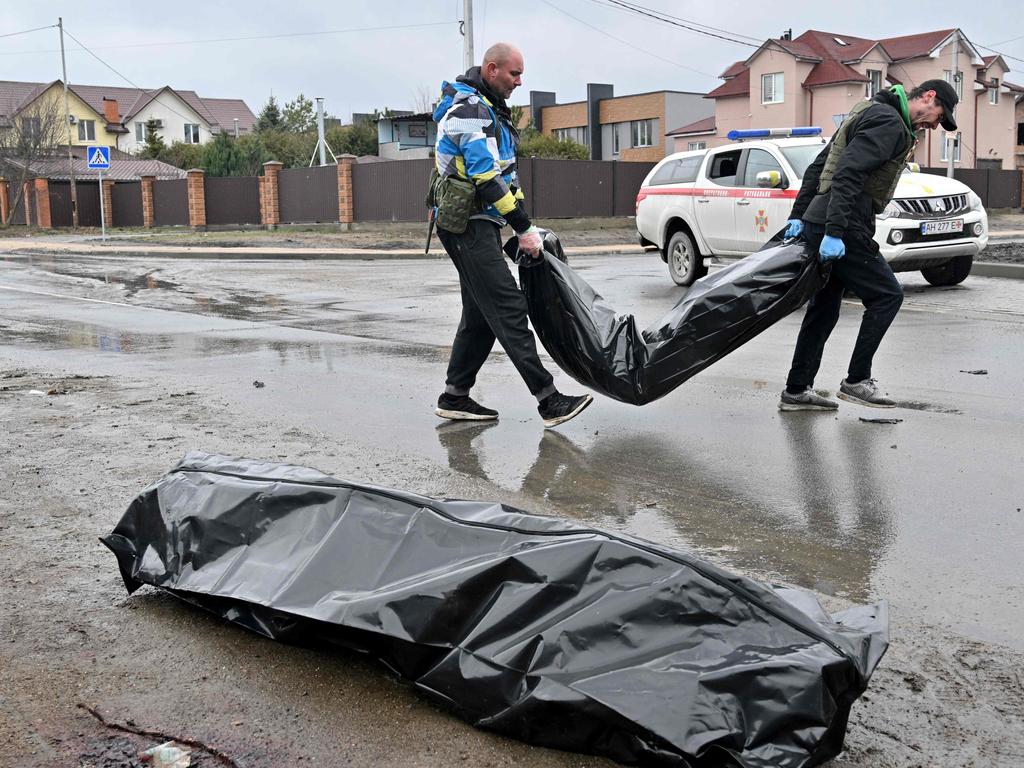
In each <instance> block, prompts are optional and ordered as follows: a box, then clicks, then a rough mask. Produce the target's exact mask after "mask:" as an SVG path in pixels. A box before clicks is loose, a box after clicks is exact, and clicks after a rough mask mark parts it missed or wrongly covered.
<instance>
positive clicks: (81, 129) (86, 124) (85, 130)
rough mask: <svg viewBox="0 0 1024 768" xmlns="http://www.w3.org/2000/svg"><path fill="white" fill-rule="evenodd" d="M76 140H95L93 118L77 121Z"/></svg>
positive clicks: (94, 122)
mask: <svg viewBox="0 0 1024 768" xmlns="http://www.w3.org/2000/svg"><path fill="white" fill-rule="evenodd" d="M78 140H79V141H96V121H95V120H79V121H78Z"/></svg>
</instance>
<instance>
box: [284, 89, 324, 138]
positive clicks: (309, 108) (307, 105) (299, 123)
mask: <svg viewBox="0 0 1024 768" xmlns="http://www.w3.org/2000/svg"><path fill="white" fill-rule="evenodd" d="M283 123H284V129H285V130H286V131H292V132H294V133H305V132H306V131H311V130H313V128H314V127H315V125H316V112H315V111H314V109H313V102H312V101H310V100H309V99H307V98H306V97H305V96H304V95H303V94H301V93H300V94H299V95H298V96H296V97H295V99H294V100H293V101H289V102H288V103H287V104H285V105H284V115H283Z"/></svg>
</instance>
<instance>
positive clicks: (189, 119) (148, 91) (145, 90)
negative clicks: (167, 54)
mask: <svg viewBox="0 0 1024 768" xmlns="http://www.w3.org/2000/svg"><path fill="white" fill-rule="evenodd" d="M64 34H66V35H67V36H68V37H70V38H71V39H72V40H74V41H75V42H76V43H78V44H79V45H80V46H82V50H84V51H85V52H86V53H88V54H89V55H90V56H92V57H93V58H94V59H96V61H98V62H99V63H100V64H102V65H103V66H105V67H106V68H107V69H109V70H110V71H111V72H113V73H114V74H115V75H117V76H118V77H120V78H121V79H122V80H124V81H125V82H126V83H128V84H129V85H131V86H132V87H133V88H137V89H138V90H140V91H142V92H143V93H144V94H146V95H147V96H148V95H149V94H151V93H159V91H160V90H162V89H160V88H143V87H142V86H141V85H137V84H136V83H134V82H132V81H131V80H130V79H129V78H128V77H127V76H125V75H122V74H121V73H120V72H118V71H117V70H116V69H114V68H113V67H112V66H110V65H109V64H107V62H105V61H104V60H103V59H101V58H100V57H99V56H97V55H96V54H95V53H93V52H92V51H90V50H89V49H88V48H87V47H86V45H85V43H83V42H82V41H81V40H79V39H78V38H77V37H75V36H74V35H72V34H71V33H70V32H68V29H67V27H65V28H64ZM159 99H160V96H159V95H157V96H156V97H154V100H155V101H159ZM159 103H160V104H161V105H162V106H164V107H166V108H167V109H168V110H169V111H171V112H173V113H174V114H176V115H177V116H178V117H180V118H182V119H183V120H185V121H186V122H188V123H191V122H192V120H193V118H192V117H189V116H188V115H183V114H181V112H179V111H178V110H176V109H175V108H174V107H172V106H170V105H169V104H166V103H164V102H162V101H161V102H159ZM197 114H198V113H197ZM200 118H202V119H203V120H205V119H206V118H205V117H203V116H202V115H200Z"/></svg>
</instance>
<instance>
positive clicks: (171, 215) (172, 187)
mask: <svg viewBox="0 0 1024 768" xmlns="http://www.w3.org/2000/svg"><path fill="white" fill-rule="evenodd" d="M153 223H154V224H155V225H156V226H158V227H167V226H173V225H175V224H181V225H185V226H188V181H187V180H186V179H163V180H161V179H157V180H156V181H154V182H153Z"/></svg>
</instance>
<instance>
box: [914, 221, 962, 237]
mask: <svg viewBox="0 0 1024 768" xmlns="http://www.w3.org/2000/svg"><path fill="white" fill-rule="evenodd" d="M963 231H964V220H963V219H950V220H949V221H925V222H922V224H921V234H922V235H944V234H946V233H947V232H963Z"/></svg>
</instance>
